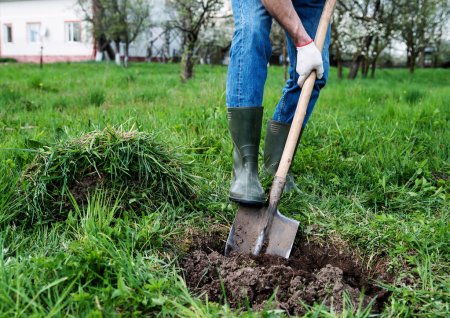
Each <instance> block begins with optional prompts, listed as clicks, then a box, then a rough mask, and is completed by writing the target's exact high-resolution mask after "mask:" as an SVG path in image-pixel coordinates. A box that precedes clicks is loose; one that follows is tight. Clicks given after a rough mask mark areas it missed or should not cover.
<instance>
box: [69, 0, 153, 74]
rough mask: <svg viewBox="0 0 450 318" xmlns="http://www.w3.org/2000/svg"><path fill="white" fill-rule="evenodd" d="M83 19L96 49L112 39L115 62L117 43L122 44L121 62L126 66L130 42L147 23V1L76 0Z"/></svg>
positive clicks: (148, 12)
mask: <svg viewBox="0 0 450 318" xmlns="http://www.w3.org/2000/svg"><path fill="white" fill-rule="evenodd" d="M78 3H79V5H80V7H81V8H82V10H83V12H84V13H85V20H86V21H88V22H90V23H91V24H92V30H93V33H94V36H95V37H96V40H97V41H98V42H99V43H98V45H99V47H100V49H101V48H102V47H103V44H102V43H104V42H108V43H110V42H111V41H114V44H115V48H116V50H115V51H116V63H118V64H120V56H119V54H118V53H119V52H120V42H123V43H125V52H124V53H125V57H124V65H125V66H127V65H128V56H129V48H130V43H131V42H133V41H134V40H136V38H137V37H138V35H139V34H140V33H141V32H142V31H143V30H144V29H145V28H146V27H147V26H148V24H149V22H148V19H149V16H150V8H149V4H148V1H147V0H92V1H91V0H78Z"/></svg>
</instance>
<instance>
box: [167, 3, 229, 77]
mask: <svg viewBox="0 0 450 318" xmlns="http://www.w3.org/2000/svg"><path fill="white" fill-rule="evenodd" d="M167 7H168V9H169V10H170V11H169V13H170V14H171V15H172V21H171V25H172V27H173V28H176V29H178V30H180V31H181V33H182V35H183V40H182V42H183V55H182V58H181V80H182V81H183V82H184V81H186V80H188V79H190V78H191V77H192V76H193V73H194V63H195V61H194V55H195V51H196V49H198V42H199V35H200V32H201V31H202V30H203V29H204V27H205V26H206V25H207V24H208V22H209V21H211V20H212V19H214V18H217V17H218V16H219V12H220V10H221V9H222V7H223V0H168V1H167Z"/></svg>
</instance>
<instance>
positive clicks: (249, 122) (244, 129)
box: [228, 107, 266, 205]
mask: <svg viewBox="0 0 450 318" xmlns="http://www.w3.org/2000/svg"><path fill="white" fill-rule="evenodd" d="M262 116H263V108H262V107H230V108H228V127H229V129H230V134H231V139H232V140H233V179H232V181H231V188H230V200H232V201H235V202H238V203H242V204H249V205H263V204H264V203H265V202H266V195H265V194H264V190H263V188H262V186H261V183H260V182H259V178H258V152H259V141H260V139H261V126H262Z"/></svg>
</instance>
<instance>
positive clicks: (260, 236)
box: [225, 0, 336, 258]
mask: <svg viewBox="0 0 450 318" xmlns="http://www.w3.org/2000/svg"><path fill="white" fill-rule="evenodd" d="M335 5H336V0H327V1H326V3H325V6H324V8H323V12H322V16H321V17H320V22H319V26H318V28H317V33H316V38H315V40H314V42H315V45H316V47H317V48H318V49H319V50H320V51H322V49H323V44H324V41H325V36H326V34H327V30H328V25H329V23H330V20H331V16H332V14H333V10H334V7H335ZM315 81H316V72H312V73H311V74H310V75H309V76H308V78H307V79H306V81H305V83H304V84H303V87H302V92H301V94H300V98H299V100H298V104H297V109H296V110H295V114H294V119H293V121H292V125H291V129H290V130H289V135H288V138H287V140H286V144H285V146H284V150H283V155H282V156H281V160H280V164H279V165H278V170H277V172H276V174H275V177H274V179H273V183H272V187H271V189H270V195H269V200H268V203H267V204H266V205H265V206H263V207H254V206H247V205H242V204H241V205H239V208H238V211H237V213H236V217H235V219H234V223H233V225H232V227H231V230H230V234H229V235H228V239H227V244H226V247H225V255H226V256H228V255H229V254H230V253H232V252H233V253H241V254H253V255H255V256H257V255H259V254H260V253H261V252H262V253H265V254H270V255H278V256H281V257H284V258H289V255H290V253H291V249H292V245H293V244H294V239H295V236H296V234H297V229H298V226H299V222H298V221H296V220H293V219H290V218H288V217H285V216H284V215H282V214H281V213H280V211H278V202H279V201H280V198H281V194H282V193H283V189H284V186H285V184H286V175H287V173H288V171H289V168H290V166H291V162H292V159H293V158H292V157H293V155H294V151H295V148H296V147H297V141H298V137H299V135H300V131H301V128H302V125H303V121H304V119H305V115H306V109H307V108H308V103H309V99H310V98H311V93H312V90H313V87H314V83H315Z"/></svg>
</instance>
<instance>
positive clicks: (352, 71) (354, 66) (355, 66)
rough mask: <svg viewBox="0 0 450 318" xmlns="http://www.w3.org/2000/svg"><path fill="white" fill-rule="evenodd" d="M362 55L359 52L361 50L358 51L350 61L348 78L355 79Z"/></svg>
mask: <svg viewBox="0 0 450 318" xmlns="http://www.w3.org/2000/svg"><path fill="white" fill-rule="evenodd" d="M363 58H364V55H362V54H361V52H358V55H357V56H356V58H354V59H353V61H352V66H351V68H350V73H349V74H348V78H349V79H352V80H353V79H355V78H356V76H357V75H358V70H359V66H360V65H361V61H362V60H363Z"/></svg>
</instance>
